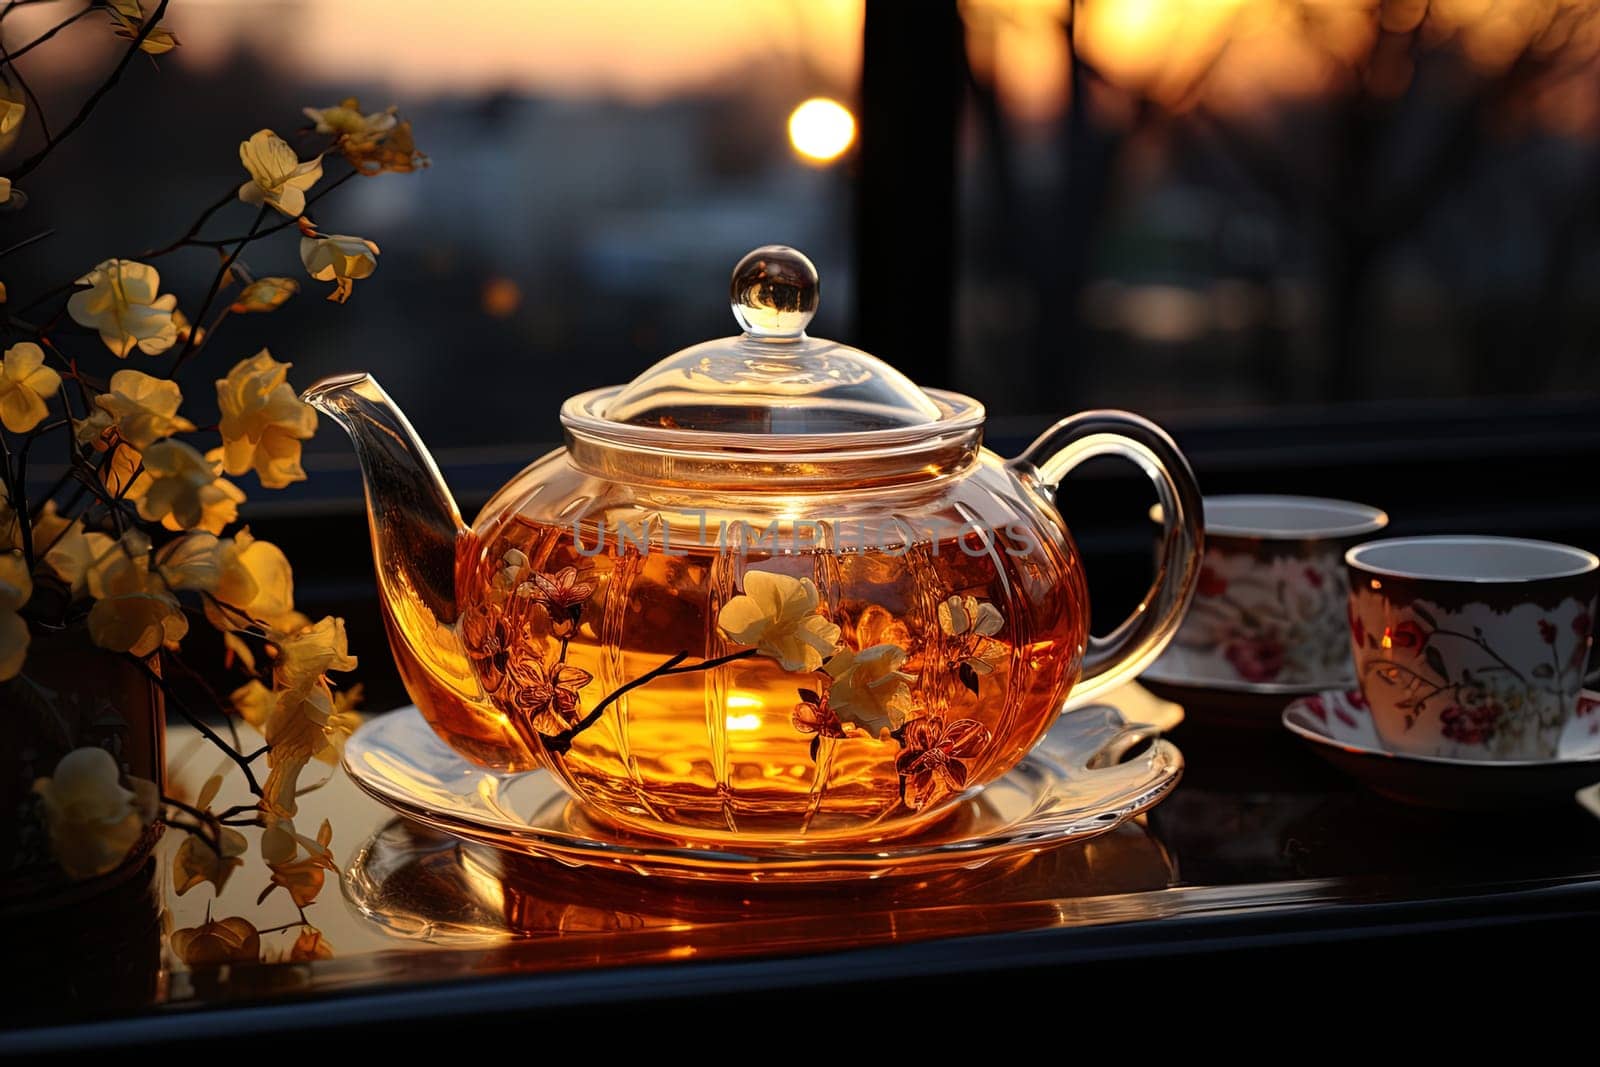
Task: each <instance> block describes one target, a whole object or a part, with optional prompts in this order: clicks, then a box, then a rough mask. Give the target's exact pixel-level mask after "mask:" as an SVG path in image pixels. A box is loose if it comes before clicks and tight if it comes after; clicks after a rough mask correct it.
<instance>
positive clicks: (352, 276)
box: [300, 233, 378, 304]
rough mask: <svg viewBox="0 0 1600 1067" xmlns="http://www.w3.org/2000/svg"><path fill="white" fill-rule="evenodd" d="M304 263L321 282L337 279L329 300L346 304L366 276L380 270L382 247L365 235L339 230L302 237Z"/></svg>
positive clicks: (301, 255)
mask: <svg viewBox="0 0 1600 1067" xmlns="http://www.w3.org/2000/svg"><path fill="white" fill-rule="evenodd" d="M300 262H301V263H304V264H305V267H306V273H308V274H310V275H311V276H312V277H313V278H315V279H316V280H317V281H319V282H333V292H331V293H329V294H328V299H329V300H332V301H334V302H335V303H339V304H342V303H344V302H345V301H346V300H349V299H350V291H351V289H353V288H354V287H355V283H356V282H357V281H359V280H360V279H362V278H367V277H371V275H372V272H373V271H375V270H377V269H378V246H377V245H375V244H373V243H372V242H371V241H368V240H366V239H365V238H361V237H351V236H349V235H348V234H342V233H335V234H328V235H326V236H321V235H319V236H315V237H302V238H301V239H300Z"/></svg>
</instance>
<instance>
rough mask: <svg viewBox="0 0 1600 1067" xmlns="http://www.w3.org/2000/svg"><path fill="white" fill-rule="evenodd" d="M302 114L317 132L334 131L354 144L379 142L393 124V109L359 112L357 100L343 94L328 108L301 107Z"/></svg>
mask: <svg viewBox="0 0 1600 1067" xmlns="http://www.w3.org/2000/svg"><path fill="white" fill-rule="evenodd" d="M304 110H305V116H306V118H308V119H310V120H311V121H312V122H314V123H316V125H317V132H318V133H334V134H338V135H339V136H340V137H342V138H348V139H350V140H351V141H354V142H357V143H363V144H365V143H368V142H377V141H381V140H382V139H383V138H384V137H386V136H388V134H389V131H390V130H393V129H394V126H395V122H396V119H395V115H394V113H395V111H396V109H395V108H393V107H390V108H389V109H388V110H387V111H374V112H372V113H371V114H370V115H366V114H362V112H361V101H360V100H358V99H356V98H355V97H353V96H351V97H347V98H345V99H344V100H341V101H339V103H337V104H335V105H333V106H332V107H320V108H319V107H308V108H305V109H304Z"/></svg>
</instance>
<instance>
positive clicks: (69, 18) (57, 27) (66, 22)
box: [0, 2, 165, 62]
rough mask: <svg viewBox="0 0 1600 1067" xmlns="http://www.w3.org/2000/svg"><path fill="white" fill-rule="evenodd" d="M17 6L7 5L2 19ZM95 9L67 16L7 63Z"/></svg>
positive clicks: (11, 57) (8, 60)
mask: <svg viewBox="0 0 1600 1067" xmlns="http://www.w3.org/2000/svg"><path fill="white" fill-rule="evenodd" d="M16 6H17V3H16V2H13V3H10V4H7V5H6V9H5V10H4V11H0V19H3V18H5V17H6V16H7V15H9V14H11V9H12V8H14V7H16ZM162 6H165V5H162ZM94 7H95V5H94V4H90V5H89V6H88V7H86V8H84V9H83V10H81V11H79V12H78V13H77V14H76V15H69V16H67V17H66V18H65V19H63V20H62V21H60V22H58V23H56V24H55V25H54V26H52V27H50V28H49V29H48V30H45V31H44V32H43V33H41V34H40V35H39V36H37V37H35V38H34V39H33V40H31V41H29V42H28V43H27V44H25V45H23V46H22V47H21V48H19V49H17V50H16V51H15V52H12V53H11V54H10V55H9V56H7V57H6V61H7V62H14V61H15V60H18V59H21V58H22V57H23V56H25V55H27V54H28V53H29V52H31V51H33V50H34V49H35V48H38V47H39V46H40V45H42V44H44V43H45V42H46V41H48V40H50V38H52V37H54V36H55V35H56V34H58V33H60V32H61V31H62V30H64V29H66V28H67V27H68V26H70V25H72V24H73V23H74V22H77V21H78V20H79V19H81V18H83V17H84V16H85V15H87V14H88V13H89V12H91V11H93V10H94ZM136 47H137V46H136Z"/></svg>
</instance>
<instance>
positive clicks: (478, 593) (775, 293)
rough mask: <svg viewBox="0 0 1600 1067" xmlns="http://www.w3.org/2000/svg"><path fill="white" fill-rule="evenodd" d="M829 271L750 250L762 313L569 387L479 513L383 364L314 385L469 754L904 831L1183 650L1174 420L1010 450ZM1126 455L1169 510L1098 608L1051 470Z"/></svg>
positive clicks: (660, 797)
mask: <svg viewBox="0 0 1600 1067" xmlns="http://www.w3.org/2000/svg"><path fill="white" fill-rule="evenodd" d="M817 299H818V281H817V275H816V270H815V268H814V267H813V266H812V264H811V262H810V261H809V260H808V259H806V257H804V256H803V255H801V254H800V253H798V252H796V251H795V250H793V249H790V248H784V247H779V246H769V247H765V248H760V249H757V250H756V251H754V252H752V253H750V254H749V255H748V256H746V257H745V258H744V259H743V260H742V261H741V262H740V263H739V265H738V266H737V267H736V268H735V270H734V274H733V281H732V303H733V311H734V315H735V317H736V318H737V319H738V321H739V324H740V326H741V327H743V333H742V334H741V335H739V336H736V337H731V338H727V339H724V340H717V341H710V342H706V343H704V344H701V345H696V346H694V347H691V348H687V349H684V350H683V351H680V352H678V353H676V354H674V355H672V356H669V357H668V358H666V359H665V360H662V361H661V362H660V363H657V364H656V365H655V366H653V367H651V368H650V369H649V370H647V371H645V372H644V373H643V374H641V375H639V377H637V378H635V379H634V380H633V381H632V382H631V383H630V384H628V385H626V386H622V387H612V388H607V389H598V390H595V391H593V392H588V393H583V394H580V395H578V396H575V397H572V398H571V399H569V400H568V401H567V402H566V403H565V404H564V405H563V406H562V408H561V422H562V426H563V428H564V430H565V438H566V446H565V447H564V448H561V449H558V450H556V451H554V452H551V453H550V454H548V455H546V456H544V457H542V458H540V459H537V460H535V461H534V462H533V463H532V464H531V465H530V466H528V467H527V468H526V469H525V470H524V471H522V473H520V474H518V475H517V476H516V477H515V478H513V479H512V480H511V481H510V482H509V483H508V484H507V485H505V486H504V487H503V488H501V489H500V491H499V492H497V493H496V494H495V495H494V497H493V498H492V499H491V500H490V501H489V502H488V503H487V504H486V505H485V506H484V508H483V510H482V512H481V513H480V514H479V515H478V517H477V518H476V519H475V520H474V521H473V523H472V525H471V526H470V527H469V526H467V525H465V524H464V523H463V522H462V520H461V518H460V515H459V513H458V512H457V510H456V507H455V504H454V502H453V501H452V500H451V498H450V494H449V491H448V490H447V489H446V488H445V486H444V483H443V482H442V481H441V479H440V477H439V473H438V470H437V468H436V467H435V466H434V464H433V461H432V459H431V458H430V457H429V456H428V453H427V451H426V450H425V449H424V448H423V446H422V444H421V442H420V441H418V440H417V438H416V435H415V433H414V432H413V431H412V429H411V427H410V425H409V424H408V423H407V422H406V420H405V417H404V416H403V415H402V414H401V413H400V411H399V409H398V408H397V407H395V405H394V403H393V402H392V401H391V400H390V399H389V397H388V396H387V395H386V394H385V393H384V392H383V390H382V389H380V388H379V387H378V385H377V383H376V382H375V381H373V380H372V378H370V377H369V376H367V375H351V376H346V377H340V378H333V379H327V380H324V381H322V382H319V383H318V384H317V385H316V386H314V387H313V388H312V389H311V390H309V391H308V392H307V394H306V399H307V400H308V401H310V402H311V403H312V404H314V405H316V407H317V408H319V409H320V410H322V411H323V412H325V413H327V414H328V415H330V416H331V417H332V418H334V419H335V420H336V421H337V422H339V423H340V425H342V426H343V427H344V428H345V429H346V430H347V431H348V432H349V433H350V436H351V437H352V439H353V440H354V442H355V445H356V449H357V452H358V454H359V457H360V460H361V465H362V469H363V473H364V475H365V480H366V489H367V502H368V511H369V519H370V521H371V525H372V542H373V550H374V555H375V558H376V563H377V573H378V584H379V590H380V593H381V596H382V601H383V609H384V615H385V621H386V623H387V627H388V633H389V638H390V642H391V644H392V646H393V649H394V654H395V657H396V659H397V661H398V663H399V666H400V670H401V673H402V675H403V677H404V680H405V683H406V687H407V689H408V690H409V692H410V694H411V696H412V698H413V699H414V700H415V701H416V702H417V705H418V707H419V708H420V709H421V711H422V713H423V715H424V716H425V717H426V718H427V720H428V722H429V723H430V724H431V725H432V726H433V728H434V730H435V731H437V732H438V734H439V735H440V736H441V737H442V738H443V739H444V740H445V741H447V742H448V743H449V744H450V745H451V746H452V747H453V748H454V749H455V750H456V751H457V752H459V753H461V754H462V755H463V756H465V757H467V758H468V759H470V760H473V761H475V762H477V763H479V764H483V765H486V766H489V767H494V768H498V769H502V770H526V769H532V768H536V767H544V768H548V769H549V771H550V772H551V773H553V774H555V775H556V776H557V777H558V778H559V779H560V780H561V782H562V783H563V784H564V785H565V786H566V788H567V789H568V790H569V791H570V792H571V794H572V795H573V796H574V797H575V798H577V800H578V801H579V802H581V803H582V804H583V805H584V807H585V809H586V811H587V813H588V814H589V815H590V816H592V817H599V818H602V819H608V820H611V821H613V822H615V823H619V824H623V825H626V826H628V827H630V828H632V829H635V830H642V831H646V832H653V833H656V834H662V835H668V836H671V837H674V838H677V839H680V840H690V841H704V842H707V843H715V842H716V841H719V840H723V841H726V840H729V839H730V835H732V838H736V839H737V840H739V841H740V842H742V843H746V844H748V843H751V842H767V843H773V844H783V843H792V844H798V843H803V842H807V841H814V840H830V841H834V840H845V839H858V840H865V839H872V838H880V837H888V836H892V835H897V834H900V833H904V832H908V831H912V830H915V829H916V828H917V827H918V826H919V825H922V824H924V823H925V822H927V821H928V820H930V819H933V818H936V817H937V816H938V815H940V814H941V813H942V812H945V811H948V810H949V809H950V808H951V807H952V805H953V804H954V803H955V802H956V801H958V800H959V799H960V798H961V797H963V796H964V795H967V794H968V793H969V791H971V790H974V789H977V788H980V787H982V786H983V785H984V784H985V783H987V782H990V781H992V780H994V779H995V778H997V777H998V776H1000V775H1001V774H1004V773H1005V772H1006V771H1007V770H1009V769H1010V768H1011V767H1012V766H1013V765H1014V764H1016V762H1017V761H1018V760H1020V759H1021V758H1022V757H1023V756H1024V755H1025V754H1026V753H1027V752H1028V751H1029V749H1030V748H1032V747H1033V745H1034V744H1035V743H1036V742H1037V741H1038V740H1039V738H1040V737H1041V736H1043V734H1044V732H1045V731H1046V730H1047V729H1048V728H1049V726H1050V725H1051V723H1052V722H1053V721H1054V719H1055V718H1056V716H1057V715H1059V714H1061V713H1062V711H1063V708H1070V707H1073V706H1077V705H1081V704H1083V703H1085V702H1088V701H1090V700H1092V699H1093V698H1094V697H1095V696H1096V695H1097V694H1100V693H1103V692H1105V691H1106V690H1108V689H1110V688H1113V687H1115V686H1117V685H1119V684H1121V683H1122V682H1124V681H1126V680H1128V679H1130V678H1132V677H1133V676H1134V675H1135V674H1137V673H1138V672H1139V671H1140V670H1142V669H1143V667H1144V666H1145V665H1147V664H1148V663H1149V662H1150V661H1151V660H1152V659H1154V658H1155V657H1156V656H1157V655H1158V654H1159V653H1160V651H1161V650H1162V648H1163V647H1164V646H1165V644H1166V643H1167V641H1168V640H1169V639H1170V637H1171V635H1172V633H1173V632H1174V630H1175V629H1176V627H1177V624H1178V622H1179V619H1180V617H1181V615H1182V612H1183V610H1184V608H1185V607H1186V605H1187V603H1188V600H1189V597H1190V594H1191V593H1192V591H1193V586H1194V582H1195V579H1196V575H1197V572H1198V561H1199V548H1200V539H1201V513H1200V499H1199V493H1198V491H1197V489H1196V487H1195V483H1194V478H1193V475H1192V474H1191V472H1190V470H1189V467H1188V464H1187V463H1186V462H1185V461H1184V459H1183V457H1182V455H1181V454H1179V452H1178V451H1177V449H1176V447H1175V446H1174V445H1173V443H1172V441H1171V440H1170V439H1169V438H1168V437H1167V435H1166V434H1165V433H1163V432H1162V431H1161V430H1160V429H1159V428H1158V427H1156V426H1155V425H1154V424H1152V423H1150V422H1147V421H1145V420H1143V419H1141V418H1139V417H1137V416H1134V415H1129V414H1125V413H1120V412H1109V411H1101V412H1088V413H1085V414H1081V415H1076V416H1073V417H1072V418H1068V419H1065V420H1063V421H1062V422H1060V423H1058V424H1056V425H1055V426H1054V427H1052V428H1051V429H1050V430H1049V431H1047V432H1046V433H1045V434H1044V435H1043V436H1042V437H1040V438H1039V440H1038V441H1036V442H1035V443H1034V444H1033V445H1032V446H1031V447H1029V448H1028V449H1027V450H1026V451H1025V452H1024V453H1023V454H1022V455H1021V456H1019V457H1017V458H1015V459H1012V460H1004V459H1001V458H1000V457H998V456H996V455H995V454H994V453H992V452H990V451H988V450H987V449H985V448H983V447H982V440H983V422H984V412H983V407H982V405H981V404H979V403H978V402H977V401H976V400H973V399H971V398H970V397H965V396H961V395H958V394H955V393H949V392H943V391H939V390H933V389H920V388H918V387H917V386H916V385H914V384H912V383H911V382H910V381H909V380H908V379H907V378H906V377H905V376H904V375H902V374H900V373H899V372H898V371H896V370H895V369H894V368H892V367H890V366H889V365H888V364H886V363H884V362H883V361H881V360H879V359H876V358H874V357H872V356H870V355H868V354H867V353H865V352H861V351H859V350H857V349H854V348H851V347H849V346H846V345H842V344H836V343H834V342H830V341H823V340H820V339H817V338H812V337H809V336H807V335H806V333H805V327H806V325H807V323H808V322H809V321H810V319H811V316H812V315H813V314H814V312H815V310H816V307H817ZM1105 454H1113V455H1119V456H1123V457H1125V458H1128V459H1131V460H1133V461H1134V462H1135V463H1137V464H1138V465H1139V466H1140V467H1142V468H1143V469H1144V470H1145V471H1146V472H1147V473H1148V474H1149V476H1150V477H1151V479H1152V481H1153V482H1154V483H1155V487H1156V491H1157V495H1158V497H1159V499H1160V503H1161V505H1162V514H1163V515H1164V516H1165V519H1164V521H1165V528H1164V537H1163V539H1162V544H1161V549H1160V552H1159V560H1158V563H1159V567H1158V573H1157V577H1156V582H1155V585H1154V587H1153V588H1152V589H1151V590H1150V592H1149V594H1148V595H1147V596H1146V597H1145V598H1144V601H1143V603H1142V604H1141V606H1140V608H1139V610H1138V611H1137V612H1136V613H1135V614H1134V615H1133V616H1132V617H1131V618H1130V619H1129V620H1128V621H1127V622H1126V623H1124V624H1123V625H1122V626H1121V627H1119V628H1118V629H1117V630H1116V631H1115V632H1114V633H1112V634H1111V635H1110V636H1108V637H1105V638H1097V637H1092V636H1090V635H1089V632H1088V619H1089V606H1088V596H1087V592H1086V589H1085V583H1084V573H1083V565H1082V562H1081V560H1080V559H1079V556H1078V551H1077V549H1076V547H1075V546H1074V544H1073V542H1072V538H1071V536H1070V535H1069V533H1068V531H1067V528H1066V526H1065V524H1064V523H1063V522H1062V519H1061V516H1060V515H1059V513H1058V512H1057V511H1056V509H1055V505H1054V497H1055V494H1056V492H1057V491H1058V490H1057V486H1058V484H1059V483H1060V481H1061V479H1062V478H1063V477H1064V476H1065V475H1066V474H1067V472H1068V471H1070V470H1071V469H1072V468H1073V467H1074V466H1076V465H1077V464H1079V463H1081V462H1082V461H1083V460H1085V459H1088V458H1090V457H1093V456H1098V455H1105Z"/></svg>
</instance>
